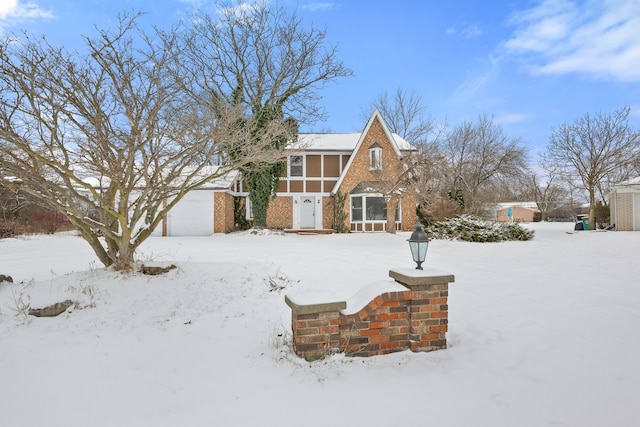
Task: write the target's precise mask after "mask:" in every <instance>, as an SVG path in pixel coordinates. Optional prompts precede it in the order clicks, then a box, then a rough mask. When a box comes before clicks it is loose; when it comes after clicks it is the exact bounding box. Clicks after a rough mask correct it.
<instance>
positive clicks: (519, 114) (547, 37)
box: [0, 0, 640, 155]
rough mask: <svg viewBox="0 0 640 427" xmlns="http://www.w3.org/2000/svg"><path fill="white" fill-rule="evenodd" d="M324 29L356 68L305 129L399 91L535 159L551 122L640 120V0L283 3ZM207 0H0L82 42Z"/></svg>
mask: <svg viewBox="0 0 640 427" xmlns="http://www.w3.org/2000/svg"><path fill="white" fill-rule="evenodd" d="M280 4H281V5H284V6H285V7H287V8H290V9H295V8H297V12H298V14H299V15H300V17H301V18H302V19H303V20H304V21H305V22H309V23H313V24H314V25H316V26H323V27H326V28H327V30H328V39H329V41H330V42H331V43H335V44H337V45H338V55H339V58H340V59H341V60H342V61H343V62H344V63H345V65H346V66H348V67H349V68H351V69H352V70H353V71H354V74H355V75H354V76H353V77H349V78H344V79H341V80H339V81H336V82H335V83H332V84H330V85H328V86H327V87H326V88H324V89H323V95H324V99H323V104H324V107H325V109H326V111H327V113H328V120H327V121H326V122H319V123H317V124H316V125H315V127H314V128H313V129H303V130H305V131H333V132H353V131H359V130H362V128H363V126H364V125H365V123H364V122H363V120H362V118H361V116H360V114H361V113H360V110H361V106H363V105H366V104H367V103H369V102H370V101H371V100H372V99H373V97H374V96H375V95H376V94H378V93H380V92H382V91H388V92H389V93H392V92H394V91H395V90H396V88H398V87H400V88H403V89H405V90H408V91H415V92H417V93H418V94H420V95H421V96H422V98H423V101H424V104H425V106H426V108H427V110H428V111H429V112H430V114H431V115H432V116H433V117H434V118H435V119H436V120H437V121H440V122H442V121H444V120H445V119H446V121H447V123H448V125H449V126H454V125H456V124H458V123H460V122H461V121H462V120H475V119H476V118H477V117H478V115H480V114H488V115H490V116H493V117H494V118H495V120H496V121H499V122H500V123H502V124H503V126H504V129H505V131H506V133H507V134H508V135H509V136H512V137H521V138H522V140H523V141H524V142H525V144H526V145H527V146H529V147H530V148H531V152H532V155H535V153H536V152H537V151H540V150H542V149H544V147H545V146H546V144H547V142H548V137H549V133H550V130H551V127H552V126H559V125H561V124H563V123H570V122H572V121H574V120H575V119H576V118H577V117H579V116H581V115H583V114H585V113H596V112H605V113H606V112H611V111H613V110H615V109H617V108H620V107H622V106H624V105H630V106H631V109H632V110H631V111H632V113H631V114H632V116H631V123H632V125H633V126H634V127H636V128H640V0H596V1H591V0H547V1H540V0H527V1H525V0H513V1H507V0H494V1H478V0H458V1H456V0H452V1H431V0H424V1H417V0H414V1H409V0H395V1H382V0H318V1H311V0H299V1H290V0H280ZM196 8H200V9H202V10H204V11H213V2H212V1H208V0H111V1H104V0H28V1H27V0H17V1H16V0H0V32H2V33H4V34H9V33H12V32H19V31H21V30H27V31H29V32H33V33H37V34H40V33H42V34H46V35H47V37H48V38H49V39H50V40H51V41H52V42H53V43H54V44H64V45H65V46H66V47H68V48H73V47H76V46H80V44H81V42H82V39H81V37H80V35H82V34H86V35H92V34H94V32H93V31H94V30H93V28H94V26H98V27H100V28H107V27H109V26H111V25H113V23H114V18H115V16H116V14H117V12H119V11H122V10H131V9H135V10H144V11H146V12H148V14H147V15H146V16H145V18H144V22H145V23H146V24H154V25H157V26H159V27H162V28H168V27H169V26H171V25H172V24H175V23H177V22H178V21H179V20H180V19H184V18H186V17H187V16H188V15H189V13H190V12H191V11H193V10H194V9H196Z"/></svg>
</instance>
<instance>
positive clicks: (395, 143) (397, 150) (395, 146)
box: [331, 108, 415, 194]
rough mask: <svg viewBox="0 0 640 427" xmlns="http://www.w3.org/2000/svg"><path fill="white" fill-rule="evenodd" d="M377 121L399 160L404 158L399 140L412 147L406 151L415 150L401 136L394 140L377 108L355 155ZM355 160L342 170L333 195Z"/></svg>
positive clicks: (352, 157) (363, 132)
mask: <svg viewBox="0 0 640 427" xmlns="http://www.w3.org/2000/svg"><path fill="white" fill-rule="evenodd" d="M376 119H378V121H379V122H380V125H381V126H382V129H383V130H384V133H385V135H386V137H387V139H388V140H389V143H390V144H391V147H393V151H394V152H395V153H396V156H397V157H398V159H401V158H402V153H401V152H400V150H401V148H400V146H399V145H398V140H400V141H402V144H403V147H404V146H405V144H406V146H408V147H410V148H406V150H412V151H414V150H415V147H413V146H412V145H410V144H409V143H408V142H407V141H405V140H404V139H403V138H400V137H399V136H398V140H396V138H394V136H393V135H394V134H392V133H391V132H390V131H389V127H388V126H387V123H386V122H385V121H384V119H383V118H382V114H380V111H379V110H378V109H377V108H376V109H375V111H374V112H373V114H371V117H370V118H369V121H368V122H367V125H366V126H365V127H364V130H363V131H362V133H361V134H360V138H358V142H357V143H356V146H355V147H354V148H353V153H357V152H358V150H359V149H360V146H361V145H362V143H363V142H364V139H365V137H366V136H367V133H369V129H370V128H371V125H373V122H374V121H375V120H376ZM403 150H404V148H403ZM354 158H355V156H351V157H349V161H348V162H347V165H346V166H345V168H344V169H343V170H342V174H341V175H340V178H338V181H337V182H336V184H335V185H334V186H333V189H332V190H331V193H332V194H333V193H335V191H336V190H337V189H338V188H340V186H341V185H342V181H343V180H344V177H345V176H346V175H347V173H348V172H349V168H351V164H352V163H353V159H354Z"/></svg>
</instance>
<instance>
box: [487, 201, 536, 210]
mask: <svg viewBox="0 0 640 427" xmlns="http://www.w3.org/2000/svg"><path fill="white" fill-rule="evenodd" d="M496 206H497V208H498V210H500V209H506V208H516V207H518V208H525V209H533V210H538V205H537V204H536V202H506V203H498V204H497V205H496Z"/></svg>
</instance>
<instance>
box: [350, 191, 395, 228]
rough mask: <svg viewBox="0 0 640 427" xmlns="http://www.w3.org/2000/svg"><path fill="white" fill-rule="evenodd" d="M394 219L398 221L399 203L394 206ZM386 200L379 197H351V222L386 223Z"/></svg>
mask: <svg viewBox="0 0 640 427" xmlns="http://www.w3.org/2000/svg"><path fill="white" fill-rule="evenodd" d="M394 213H395V215H394V217H395V218H394V219H395V221H396V222H398V221H400V203H398V205H397V206H396V210H395V212H394ZM386 220H387V199H386V198H385V197H383V196H379V195H355V196H351V222H363V221H386Z"/></svg>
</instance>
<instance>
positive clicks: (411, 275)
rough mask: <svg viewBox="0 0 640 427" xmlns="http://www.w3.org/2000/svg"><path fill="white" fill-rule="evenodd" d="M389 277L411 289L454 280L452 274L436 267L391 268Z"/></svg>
mask: <svg viewBox="0 0 640 427" xmlns="http://www.w3.org/2000/svg"><path fill="white" fill-rule="evenodd" d="M389 277H391V278H393V279H395V281H397V282H399V283H402V284H403V285H405V286H406V287H408V288H410V289H412V288H414V287H421V286H430V285H437V284H443V283H452V282H454V281H455V277H454V275H453V274H451V273H448V272H446V271H444V270H438V269H437V268H431V267H425V269H424V270H417V269H415V268H392V269H391V270H389Z"/></svg>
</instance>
